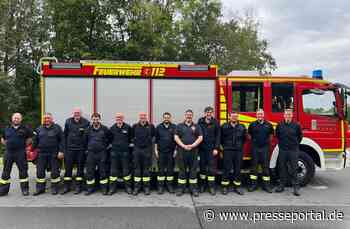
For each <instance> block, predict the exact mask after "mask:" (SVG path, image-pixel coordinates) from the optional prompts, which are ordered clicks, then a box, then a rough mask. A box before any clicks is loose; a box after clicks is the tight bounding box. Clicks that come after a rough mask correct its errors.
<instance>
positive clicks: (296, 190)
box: [293, 185, 300, 196]
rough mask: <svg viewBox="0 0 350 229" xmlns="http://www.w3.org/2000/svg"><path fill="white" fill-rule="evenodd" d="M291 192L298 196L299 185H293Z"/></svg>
mask: <svg viewBox="0 0 350 229" xmlns="http://www.w3.org/2000/svg"><path fill="white" fill-rule="evenodd" d="M293 194H294V196H300V187H299V185H293Z"/></svg>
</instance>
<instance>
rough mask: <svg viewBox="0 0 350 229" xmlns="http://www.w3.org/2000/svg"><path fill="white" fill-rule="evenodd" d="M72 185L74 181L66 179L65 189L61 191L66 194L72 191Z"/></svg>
mask: <svg viewBox="0 0 350 229" xmlns="http://www.w3.org/2000/svg"><path fill="white" fill-rule="evenodd" d="M71 185H72V181H64V183H63V191H62V192H61V195H64V194H66V193H68V192H70V190H71Z"/></svg>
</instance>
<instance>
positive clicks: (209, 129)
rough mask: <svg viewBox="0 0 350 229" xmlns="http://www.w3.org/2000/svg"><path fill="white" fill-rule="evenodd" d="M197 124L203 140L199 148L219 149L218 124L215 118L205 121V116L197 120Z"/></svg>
mask: <svg viewBox="0 0 350 229" xmlns="http://www.w3.org/2000/svg"><path fill="white" fill-rule="evenodd" d="M198 125H199V126H200V127H201V129H202V131H203V142H202V143H201V145H200V147H201V148H209V149H219V148H220V125H219V123H218V121H217V120H216V119H215V118H211V119H210V122H209V123H207V121H206V119H205V117H202V118H200V119H199V120H198Z"/></svg>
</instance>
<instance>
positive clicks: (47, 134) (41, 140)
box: [33, 113, 65, 196]
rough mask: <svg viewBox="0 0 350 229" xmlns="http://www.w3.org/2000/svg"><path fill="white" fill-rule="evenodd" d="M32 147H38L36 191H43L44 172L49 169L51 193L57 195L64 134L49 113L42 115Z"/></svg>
mask: <svg viewBox="0 0 350 229" xmlns="http://www.w3.org/2000/svg"><path fill="white" fill-rule="evenodd" d="M34 133H35V138H34V144H33V148H34V149H38V151H39V153H38V159H37V164H36V174H37V175H36V176H37V179H36V192H35V193H34V195H35V196H36V195H40V194H42V193H44V192H45V186H46V180H45V173H46V170H47V169H48V168H50V169H51V193H52V195H57V194H58V190H59V183H60V181H61V177H60V160H61V159H63V155H64V146H65V143H64V136H63V131H62V128H61V126H60V125H58V124H56V123H54V121H53V116H52V114H51V113H46V114H45V115H44V123H43V125H41V126H40V127H38V128H37V129H36V131H35V132H34Z"/></svg>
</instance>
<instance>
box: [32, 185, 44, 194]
mask: <svg viewBox="0 0 350 229" xmlns="http://www.w3.org/2000/svg"><path fill="white" fill-rule="evenodd" d="M45 186H46V183H36V191H35V192H34V194H33V195H34V196H38V195H40V194H43V193H45V188H46V187H45Z"/></svg>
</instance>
